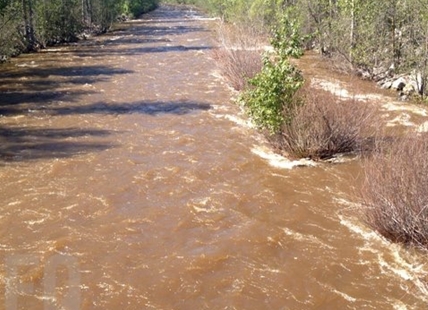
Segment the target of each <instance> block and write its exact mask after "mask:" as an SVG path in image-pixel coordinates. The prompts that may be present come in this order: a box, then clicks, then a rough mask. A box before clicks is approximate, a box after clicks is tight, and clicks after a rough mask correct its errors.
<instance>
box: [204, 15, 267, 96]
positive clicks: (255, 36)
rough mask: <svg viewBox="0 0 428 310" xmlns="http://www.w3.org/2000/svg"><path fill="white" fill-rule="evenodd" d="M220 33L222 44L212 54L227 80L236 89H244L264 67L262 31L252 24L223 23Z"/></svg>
mask: <svg viewBox="0 0 428 310" xmlns="http://www.w3.org/2000/svg"><path fill="white" fill-rule="evenodd" d="M218 35H219V40H220V42H221V46H220V47H219V48H217V49H215V50H213V52H212V56H213V58H214V60H215V61H216V63H217V66H218V67H219V69H220V71H221V74H222V75H223V76H224V77H225V79H226V80H227V82H228V83H229V84H230V85H231V86H232V87H233V88H234V89H235V90H238V91H241V90H244V89H246V88H247V87H248V81H249V80H250V79H252V78H254V76H255V75H256V74H257V73H258V72H260V70H261V68H262V57H261V50H262V46H261V45H262V43H261V42H260V32H259V31H257V29H254V28H252V27H251V25H248V26H247V25H236V26H235V25H226V24H224V23H221V24H220V27H219V29H218Z"/></svg>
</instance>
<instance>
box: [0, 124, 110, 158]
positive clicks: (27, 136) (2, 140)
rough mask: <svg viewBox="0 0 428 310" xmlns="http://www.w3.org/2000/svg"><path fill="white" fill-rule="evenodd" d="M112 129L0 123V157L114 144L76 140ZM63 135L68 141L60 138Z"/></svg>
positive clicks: (72, 152) (51, 154) (64, 153)
mask: <svg viewBox="0 0 428 310" xmlns="http://www.w3.org/2000/svg"><path fill="white" fill-rule="evenodd" d="M113 133H115V132H112V131H109V130H99V129H80V128H49V129H43V128H34V127H11V128H2V127H0V161H3V162H6V161H14V162H16V161H30V160H37V159H45V158H67V157H73V156H76V155H82V154H88V153H92V152H99V151H104V150H107V149H110V148H112V147H116V146H117V145H115V144H112V143H105V142H91V141H85V142H82V141H77V139H85V140H88V139H90V138H100V137H106V136H109V135H111V134H113ZM65 139H67V140H68V141H64V140H65Z"/></svg>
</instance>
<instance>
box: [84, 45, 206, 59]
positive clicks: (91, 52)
mask: <svg viewBox="0 0 428 310" xmlns="http://www.w3.org/2000/svg"><path fill="white" fill-rule="evenodd" d="M211 49H212V47H211V46H184V45H176V46H153V47H151V46H147V47H134V48H119V49H118V48H105V47H104V48H103V49H97V50H95V49H86V50H83V49H79V50H78V51H76V56H79V57H104V56H106V55H109V56H111V55H118V56H126V55H138V54H146V53H169V52H187V51H204V50H211Z"/></svg>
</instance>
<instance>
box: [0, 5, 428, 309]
mask: <svg viewBox="0 0 428 310" xmlns="http://www.w3.org/2000/svg"><path fill="white" fill-rule="evenodd" d="M215 23H216V21H215V20H212V19H208V18H204V17H203V16H201V15H200V14H198V13H197V12H195V11H192V10H191V9H187V8H174V7H165V6H163V7H161V8H160V9H158V10H157V11H155V12H152V13H150V14H147V15H145V16H143V17H142V18H141V19H139V20H135V21H129V22H127V23H126V24H124V25H123V28H122V29H121V28H120V27H119V28H118V29H116V30H115V31H113V32H111V33H109V34H107V35H104V36H100V37H96V38H90V39H88V40H86V41H82V42H79V43H77V44H71V45H68V46H62V47H55V48H51V49H48V50H45V51H43V52H40V53H38V54H30V55H22V56H20V57H18V58H16V59H13V60H12V61H11V63H9V64H7V65H4V66H2V67H1V68H0V115H1V117H0V180H1V190H0V232H1V233H0V261H2V262H3V263H2V265H1V266H2V267H1V268H0V308H1V309H424V308H426V305H427V300H426V291H424V288H423V284H422V282H421V278H423V277H424V276H425V274H426V272H425V270H426V269H427V268H426V267H427V266H426V265H425V264H424V260H423V257H421V256H420V255H418V254H411V253H408V252H407V251H405V250H403V249H402V248H400V247H399V246H396V245H391V244H390V243H388V242H387V241H385V240H384V239H382V238H380V237H378V236H377V235H376V234H375V233H373V232H372V231H370V230H368V229H366V228H365V227H364V226H363V225H362V224H361V223H360V222H359V220H358V219H356V218H355V217H353V216H352V208H353V204H352V199H353V198H352V197H353V194H352V193H353V192H354V190H355V187H357V186H358V183H359V180H360V179H361V168H360V164H359V162H358V161H355V160H354V161H350V162H347V163H342V164H318V165H316V166H314V167H295V168H293V169H289V168H287V161H285V160H284V159H281V158H279V157H277V156H275V155H274V154H272V153H270V152H269V151H268V150H267V148H266V147H265V145H264V142H263V139H261V138H260V136H259V135H258V134H257V133H256V132H255V131H254V129H252V128H251V127H250V126H247V125H246V124H247V122H246V119H245V117H244V116H243V115H242V112H241V110H240V109H239V107H237V106H236V105H235V104H234V103H233V102H232V101H231V97H232V95H233V94H232V93H231V91H230V90H229V88H228V87H227V85H225V83H224V82H223V81H222V80H221V78H219V75H218V72H217V70H216V67H215V63H214V62H213V60H212V58H211V56H210V53H211V49H212V48H213V47H214V46H215V32H214V31H213V29H214V26H215ZM308 57H309V58H306V62H307V63H306V69H307V70H309V69H310V68H312V69H314V68H316V67H317V65H314V64H315V63H316V62H315V60H313V59H312V60H311V57H315V56H314V55H312V56H308ZM304 64H305V60H303V61H302V66H304ZM315 71H316V72H318V74H319V73H320V72H322V71H321V69H319V70H315ZM315 71H314V70H313V72H312V75H314V74H315V73H314V72H315ZM313 78H314V77H313ZM314 80H315V78H314ZM323 83H333V82H332V79H331V80H330V81H329V82H325V81H324V82H323ZM343 83H345V82H343ZM318 84H322V83H321V82H319V80H318ZM365 85H368V84H365ZM365 87H370V86H365ZM360 91H363V89H360ZM375 91H376V90H375V89H373V90H371V89H370V90H367V92H375ZM378 96H383V95H380V94H379V95H378ZM379 98H380V99H382V98H384V97H378V99H379ZM401 112H402V110H400V111H399V112H397V113H401ZM391 113H392V112H391ZM394 113H396V111H395V112H394ZM397 115H398V116H399V114H397ZM390 117H391V118H392V119H394V117H395V116H394V115H392V114H391V115H390ZM288 166H292V165H288Z"/></svg>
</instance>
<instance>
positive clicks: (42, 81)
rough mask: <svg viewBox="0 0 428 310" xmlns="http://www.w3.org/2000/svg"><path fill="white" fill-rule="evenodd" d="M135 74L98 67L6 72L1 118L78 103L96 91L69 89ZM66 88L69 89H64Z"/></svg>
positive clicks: (1, 79) (0, 90)
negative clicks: (59, 103) (80, 99)
mask: <svg viewBox="0 0 428 310" xmlns="http://www.w3.org/2000/svg"><path fill="white" fill-rule="evenodd" d="M132 72H133V71H131V70H124V69H117V68H113V67H109V66H95V65H93V66H77V65H75V66H69V67H66V66H60V67H55V68H39V67H36V68H29V67H26V68H18V69H17V68H14V70H9V71H7V70H6V71H3V72H0V115H2V116H13V115H19V114H26V113H28V112H29V111H31V110H42V109H46V107H48V106H50V105H52V104H54V103H58V102H59V101H65V102H75V101H77V99H78V98H79V97H81V96H83V95H87V94H91V93H94V91H93V90H86V89H83V90H82V89H76V88H75V87H73V88H70V87H69V86H80V85H82V86H84V85H90V84H94V83H97V82H101V81H107V80H109V78H110V77H112V76H114V75H123V74H128V73H132ZM64 87H66V88H67V89H66V90H64V89H61V88H64ZM81 88H82V87H81Z"/></svg>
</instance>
